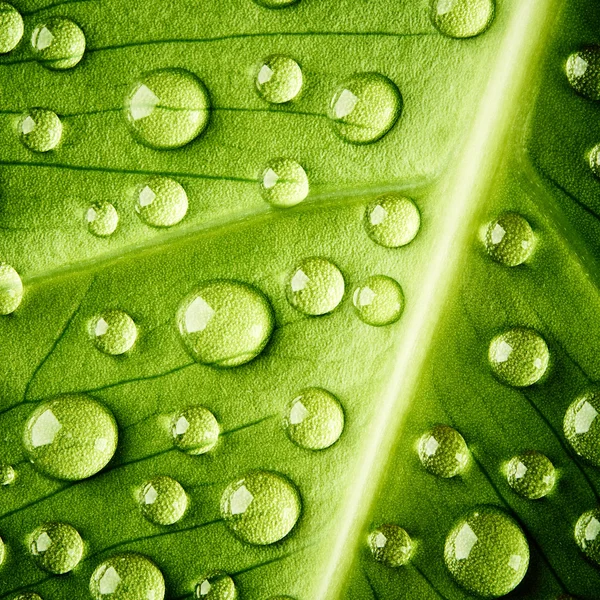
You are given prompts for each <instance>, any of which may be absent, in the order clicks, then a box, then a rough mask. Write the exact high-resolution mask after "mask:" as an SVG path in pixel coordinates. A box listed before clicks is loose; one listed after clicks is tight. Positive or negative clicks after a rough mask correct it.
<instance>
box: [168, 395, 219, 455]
mask: <svg viewBox="0 0 600 600" xmlns="http://www.w3.org/2000/svg"><path fill="white" fill-rule="evenodd" d="M171 432H172V434H173V442H174V444H175V446H177V448H179V450H181V451H183V452H185V453H187V454H191V455H194V456H196V455H199V454H204V453H205V452H209V451H210V450H212V449H213V448H214V447H215V446H216V445H217V442H218V441H219V433H220V427H219V423H218V422H217V419H216V418H215V416H214V415H213V414H212V413H211V412H210V411H209V410H208V409H206V408H204V407H202V406H190V407H189V408H186V409H185V410H182V411H181V412H180V413H179V414H178V415H177V416H176V417H175V419H174V420H173V426H172V429H171Z"/></svg>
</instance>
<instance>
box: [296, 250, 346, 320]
mask: <svg viewBox="0 0 600 600" xmlns="http://www.w3.org/2000/svg"><path fill="white" fill-rule="evenodd" d="M287 296H288V300H289V301H290V304H291V305H292V306H293V307H294V308H296V309H297V310H299V311H300V312H303V313H305V314H307V315H313V316H316V315H325V314H327V313H330V312H331V311H333V310H335V308H336V307H337V306H338V305H339V303H340V302H341V301H342V297H343V296H344V277H343V275H342V273H341V271H340V270H339V269H338V268H337V267H336V266H335V265H334V264H333V263H332V262H330V261H328V260H326V259H324V258H306V259H304V260H303V261H302V262H301V263H300V264H298V265H297V266H296V268H295V269H294V270H293V271H292V275H291V277H290V279H289V282H288V285H287Z"/></svg>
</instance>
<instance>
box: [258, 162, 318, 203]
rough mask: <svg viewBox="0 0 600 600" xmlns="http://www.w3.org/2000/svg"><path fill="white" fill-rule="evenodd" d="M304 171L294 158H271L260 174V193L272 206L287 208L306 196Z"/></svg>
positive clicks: (306, 188)
mask: <svg viewBox="0 0 600 600" xmlns="http://www.w3.org/2000/svg"><path fill="white" fill-rule="evenodd" d="M308 188H309V185H308V177H307V176H306V171H305V170H304V169H303V168H302V167H301V166H300V165H299V164H298V163H297V162H296V161H294V160H290V159H289V158H278V159H276V160H272V161H271V162H270V163H269V164H268V165H267V167H266V168H265V170H264V171H263V174H262V179H261V183H260V193H261V194H262V197H263V198H264V199H265V200H266V201H267V202H268V203H269V204H272V205H273V206H277V207H280V208H287V207H289V206H294V205H296V204H298V203H299V202H302V200H304V198H306V196H308Z"/></svg>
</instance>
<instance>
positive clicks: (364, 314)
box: [352, 275, 404, 327]
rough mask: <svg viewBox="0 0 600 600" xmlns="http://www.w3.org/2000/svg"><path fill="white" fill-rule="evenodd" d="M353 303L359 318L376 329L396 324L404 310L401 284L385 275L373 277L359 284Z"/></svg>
mask: <svg viewBox="0 0 600 600" xmlns="http://www.w3.org/2000/svg"><path fill="white" fill-rule="evenodd" d="M352 301H353V303H354V308H355V309H356V312H357V313H358V316H359V317H360V318H361V319H362V320H363V321H364V322H365V323H367V324H369V325H374V326H376V327H381V326H383V325H390V324H392V323H395V322H396V321H397V320H398V319H399V318H400V315H401V314H402V311H403V310H404V294H403V293H402V288H401V287H400V284H399V283H398V282H397V281H395V280H394V279H392V278H391V277H386V276H385V275H373V276H372V277H369V278H368V279H365V280H364V281H362V282H361V283H359V284H358V286H357V287H356V289H355V290H354V294H353V296H352Z"/></svg>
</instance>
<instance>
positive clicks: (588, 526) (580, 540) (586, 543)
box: [575, 508, 600, 565]
mask: <svg viewBox="0 0 600 600" xmlns="http://www.w3.org/2000/svg"><path fill="white" fill-rule="evenodd" d="M575 541H576V542H577V545H578V546H579V547H580V548H581V550H582V552H583V553H584V554H585V555H586V557H587V558H589V559H590V560H591V561H592V562H595V563H596V564H597V565H600V508H593V509H592V510H588V511H587V512H584V513H583V514H582V515H581V516H580V517H579V519H578V520H577V523H576V524H575Z"/></svg>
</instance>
